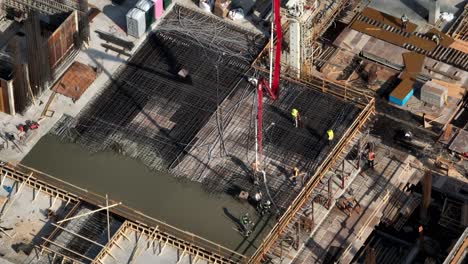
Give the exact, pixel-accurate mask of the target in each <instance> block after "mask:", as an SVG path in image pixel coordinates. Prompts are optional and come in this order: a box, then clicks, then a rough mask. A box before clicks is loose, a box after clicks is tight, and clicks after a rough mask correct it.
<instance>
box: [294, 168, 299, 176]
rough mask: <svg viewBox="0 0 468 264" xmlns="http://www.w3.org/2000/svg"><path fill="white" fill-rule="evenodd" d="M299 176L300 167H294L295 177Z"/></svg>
mask: <svg viewBox="0 0 468 264" xmlns="http://www.w3.org/2000/svg"><path fill="white" fill-rule="evenodd" d="M297 176H299V169H298V168H296V167H295V168H294V177H297Z"/></svg>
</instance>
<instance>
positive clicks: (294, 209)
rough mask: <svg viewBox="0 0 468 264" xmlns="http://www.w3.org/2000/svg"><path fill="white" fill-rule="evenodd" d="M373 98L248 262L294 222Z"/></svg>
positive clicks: (363, 119) (370, 107) (255, 260)
mask: <svg viewBox="0 0 468 264" xmlns="http://www.w3.org/2000/svg"><path fill="white" fill-rule="evenodd" d="M374 105H375V101H374V99H371V100H370V102H369V103H368V104H367V105H366V107H365V108H364V109H363V110H362V112H361V113H360V115H359V116H358V118H357V119H356V120H355V121H354V122H353V124H352V125H351V126H350V127H349V128H348V130H347V131H346V133H345V134H344V136H343V137H342V138H341V139H340V141H339V142H338V143H337V145H336V146H335V147H334V148H333V150H332V151H331V152H330V153H329V154H328V156H327V157H326V158H325V160H324V162H322V164H321V165H320V166H319V167H318V168H317V170H316V172H315V174H314V175H313V176H312V177H311V178H310V179H309V180H308V182H307V183H306V185H305V186H304V188H303V189H302V191H301V192H300V193H299V195H298V196H297V197H296V199H294V201H293V202H292V204H291V205H290V206H289V207H288V208H287V210H286V211H285V213H284V214H283V215H282V216H281V218H280V219H279V221H278V222H277V224H276V225H275V226H274V227H273V228H272V230H271V231H270V233H269V234H268V235H267V236H266V237H265V239H264V240H263V242H262V244H261V245H260V246H259V247H258V249H257V251H256V252H255V254H254V255H253V256H252V257H251V259H250V261H249V263H251V264H257V263H261V262H262V260H264V257H265V256H266V254H267V253H268V252H269V251H270V249H271V247H272V246H273V244H274V243H275V241H277V240H278V239H279V238H280V236H281V235H282V234H283V233H284V232H285V230H286V229H287V228H288V226H289V225H290V224H291V223H292V222H294V219H295V218H296V215H297V214H298V212H299V211H300V209H301V208H302V207H303V205H304V204H305V203H306V202H307V201H309V199H310V197H311V195H312V193H313V191H314V189H315V187H316V186H317V185H318V184H319V182H320V181H321V179H322V178H323V177H324V176H325V174H326V173H327V172H328V171H329V169H330V168H331V167H332V166H333V165H335V164H336V162H338V160H339V159H340V158H342V155H343V154H345V153H344V152H345V148H347V147H349V143H350V142H351V140H352V139H353V138H354V137H355V135H356V133H358V132H359V130H360V129H361V128H362V127H363V125H364V124H365V123H366V121H367V120H368V119H369V118H370V116H371V115H372V114H373V112H374Z"/></svg>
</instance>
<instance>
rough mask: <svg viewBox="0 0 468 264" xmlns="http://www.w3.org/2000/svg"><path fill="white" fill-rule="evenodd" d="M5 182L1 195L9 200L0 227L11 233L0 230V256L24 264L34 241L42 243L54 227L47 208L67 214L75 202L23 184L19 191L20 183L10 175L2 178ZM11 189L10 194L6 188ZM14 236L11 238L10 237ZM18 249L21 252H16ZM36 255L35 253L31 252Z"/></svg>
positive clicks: (0, 189) (0, 259)
mask: <svg viewBox="0 0 468 264" xmlns="http://www.w3.org/2000/svg"><path fill="white" fill-rule="evenodd" d="M2 180H3V185H2V186H1V188H0V198H7V197H8V201H7V203H6V204H4V205H3V206H2V207H1V212H2V214H1V216H0V226H1V227H2V228H4V229H9V228H12V230H8V231H6V233H7V234H8V235H6V234H5V233H2V232H0V253H1V254H2V255H3V257H2V258H0V263H1V261H2V259H3V260H4V261H11V262H13V263H25V261H26V259H28V258H29V256H28V254H27V253H25V252H30V251H31V250H32V249H33V245H34V244H35V243H38V242H41V240H40V238H41V237H42V236H47V235H48V234H49V233H50V232H51V231H52V230H53V226H52V225H51V221H52V220H51V219H48V218H47V216H46V213H47V211H46V210H47V209H50V210H52V211H54V212H56V214H57V215H65V213H66V212H68V211H69V210H70V209H71V207H72V204H68V205H66V204H65V202H64V201H62V200H60V199H57V200H56V201H55V203H54V199H53V197H50V196H49V195H47V194H45V193H42V192H38V191H37V190H33V189H32V188H30V187H28V186H24V187H23V188H22V191H21V192H19V193H17V191H18V188H20V186H21V184H19V183H18V182H16V181H13V180H11V179H10V178H4V177H2ZM10 188H12V190H11V193H9V192H8V191H7V190H8V189H10ZM9 236H11V238H10V237H9ZM15 250H17V251H18V252H16V251H15ZM32 255H34V253H33V254H32Z"/></svg>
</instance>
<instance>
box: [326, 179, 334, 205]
mask: <svg viewBox="0 0 468 264" xmlns="http://www.w3.org/2000/svg"><path fill="white" fill-rule="evenodd" d="M332 184H333V181H332V178H331V177H330V178H329V179H328V201H327V209H330V207H331V203H332V196H333V194H332V191H333V189H332V186H333V185H332Z"/></svg>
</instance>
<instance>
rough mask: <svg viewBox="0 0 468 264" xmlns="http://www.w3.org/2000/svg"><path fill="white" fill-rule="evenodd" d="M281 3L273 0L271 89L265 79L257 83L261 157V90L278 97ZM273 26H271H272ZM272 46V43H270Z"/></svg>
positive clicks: (281, 39) (261, 149) (258, 135)
mask: <svg viewBox="0 0 468 264" xmlns="http://www.w3.org/2000/svg"><path fill="white" fill-rule="evenodd" d="M280 8H281V1H280V0H273V14H274V29H276V30H275V31H276V44H275V48H276V52H275V65H274V70H273V81H272V85H271V87H270V86H269V85H268V82H267V81H266V79H265V78H263V77H260V78H259V79H258V82H257V143H258V153H259V154H260V155H261V154H262V152H263V145H262V142H263V134H262V127H263V88H265V90H266V91H267V92H268V95H269V96H270V97H271V99H273V100H276V99H278V96H279V80H280V70H281V43H282V42H283V32H282V29H281V15H280ZM272 26H273V25H272ZM271 45H273V43H271ZM270 70H271V69H270Z"/></svg>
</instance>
